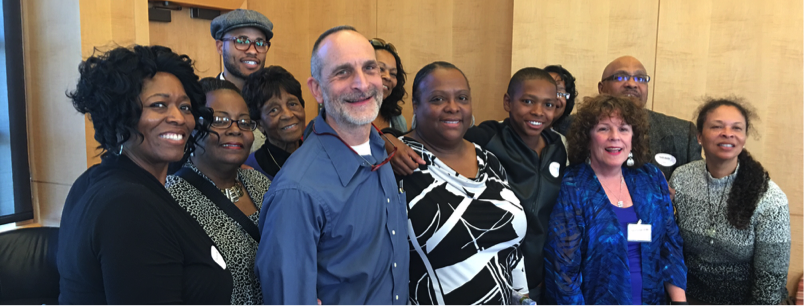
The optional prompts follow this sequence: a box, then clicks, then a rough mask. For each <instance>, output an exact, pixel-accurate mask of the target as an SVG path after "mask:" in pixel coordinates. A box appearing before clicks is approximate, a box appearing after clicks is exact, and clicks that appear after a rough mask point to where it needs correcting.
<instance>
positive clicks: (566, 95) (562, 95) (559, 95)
mask: <svg viewBox="0 0 804 306" xmlns="http://www.w3.org/2000/svg"><path fill="white" fill-rule="evenodd" d="M571 96H572V94H571V93H568V92H557V93H556V97H557V98H559V99H561V98H564V99H567V100H569V98H570V97H571Z"/></svg>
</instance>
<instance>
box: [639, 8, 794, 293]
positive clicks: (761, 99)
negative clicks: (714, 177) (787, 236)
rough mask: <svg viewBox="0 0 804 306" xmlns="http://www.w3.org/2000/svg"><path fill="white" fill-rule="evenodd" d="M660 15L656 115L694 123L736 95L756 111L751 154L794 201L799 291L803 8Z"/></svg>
mask: <svg viewBox="0 0 804 306" xmlns="http://www.w3.org/2000/svg"><path fill="white" fill-rule="evenodd" d="M690 7H695V8H696V9H694V10H690V9H689V8H690ZM659 13H660V14H659V28H658V41H657V54H656V58H657V60H656V72H655V75H656V77H655V79H656V81H657V83H656V84H655V94H654V109H655V110H656V111H659V112H663V113H666V114H669V115H673V116H677V117H679V118H683V119H687V120H691V119H692V116H693V113H694V110H695V108H696V107H697V106H698V105H700V103H701V102H702V101H703V100H702V97H703V96H704V95H709V96H714V97H723V96H730V95H736V96H740V97H743V98H744V99H745V100H746V101H747V102H749V103H751V104H753V105H754V106H755V107H756V109H757V113H758V115H759V117H760V119H761V121H760V122H756V123H755V126H756V127H757V131H758V132H759V133H758V134H759V136H760V137H759V138H758V139H757V138H752V137H749V139H748V142H747V144H746V148H747V149H748V150H750V151H751V153H752V154H753V155H754V156H755V157H756V158H757V159H758V160H760V161H761V162H762V164H763V165H764V166H765V168H767V169H768V171H769V172H770V175H771V178H772V179H773V180H774V181H775V182H776V183H777V184H778V185H779V186H780V187H781V188H782V190H783V191H784V192H785V193H786V194H787V198H788V200H789V202H790V213H791V216H792V217H793V218H792V219H791V223H792V221H797V222H798V224H795V223H794V224H792V225H793V229H794V230H793V239H794V240H793V251H792V254H793V257H792V258H791V265H790V272H791V274H790V276H791V278H790V279H789V282H788V289H793V287H794V286H796V285H797V282H798V279H799V278H800V277H801V274H802V248H801V246H802V243H801V242H802V236H801V215H802V203H803V199H802V187H803V186H804V181H802V169H804V165H803V164H802V155H801V152H802V138H804V134H803V133H802V100H804V94H803V93H802V84H801V80H802V75H804V71H803V69H802V65H804V62H803V61H802V59H803V57H804V53H803V52H804V48H802V44H804V41H803V40H802V36H804V33H803V32H802V31H803V30H802V19H804V15H802V3H801V1H788V0H768V1H763V2H757V1H750V0H742V1H729V0H708V1H693V0H684V1H662V2H661V7H660V9H659Z"/></svg>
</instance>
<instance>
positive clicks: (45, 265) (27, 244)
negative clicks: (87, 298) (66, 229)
mask: <svg viewBox="0 0 804 306" xmlns="http://www.w3.org/2000/svg"><path fill="white" fill-rule="evenodd" d="M58 241H59V229H58V228H57V227H32V228H22V229H17V230H13V231H10V232H5V233H0V304H38V305H41V304H54V305H55V304H58V302H59V270H58V269H57V268H56V252H57V251H58Z"/></svg>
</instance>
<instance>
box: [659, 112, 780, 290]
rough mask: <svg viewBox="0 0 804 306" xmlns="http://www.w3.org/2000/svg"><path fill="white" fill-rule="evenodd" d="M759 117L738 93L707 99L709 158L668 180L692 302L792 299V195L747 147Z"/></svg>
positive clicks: (704, 118) (702, 121)
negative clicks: (789, 281) (789, 276)
mask: <svg viewBox="0 0 804 306" xmlns="http://www.w3.org/2000/svg"><path fill="white" fill-rule="evenodd" d="M757 119H758V118H757V116H756V113H754V111H753V110H752V109H751V108H750V107H749V106H748V105H747V104H743V103H741V102H740V101H739V100H734V99H717V100H716V99H710V100H708V101H707V102H706V103H705V104H703V105H702V106H701V107H700V108H699V109H698V118H697V123H696V124H697V127H698V142H700V143H701V145H702V146H703V149H704V155H705V156H706V159H705V160H698V161H694V162H691V163H689V164H686V165H684V166H681V167H679V168H678V169H676V171H675V172H673V176H672V178H671V179H670V186H672V187H673V188H675V189H676V196H675V204H676V211H677V213H678V226H679V229H680V231H681V236H682V237H683V238H684V258H685V259H686V262H687V266H688V267H689V291H688V298H689V299H690V301H691V302H692V303H700V302H703V303H711V304H765V305H778V304H779V303H780V302H781V301H783V300H784V299H786V298H787V289H786V288H785V285H786V283H787V269H788V265H789V263H790V214H789V212H788V203H787V197H786V196H785V194H784V192H782V190H781V189H779V186H778V185H776V183H774V182H773V181H772V180H771V179H770V177H769V176H768V172H767V171H766V170H765V168H763V167H762V165H761V164H760V163H759V162H758V161H757V160H755V159H754V158H753V157H752V156H751V154H749V153H748V151H747V150H745V148H744V146H745V140H746V138H747V136H748V134H749V132H754V131H752V125H751V122H752V121H754V120H757Z"/></svg>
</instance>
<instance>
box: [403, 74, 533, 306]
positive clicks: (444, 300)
mask: <svg viewBox="0 0 804 306" xmlns="http://www.w3.org/2000/svg"><path fill="white" fill-rule="evenodd" d="M413 107H414V114H415V115H414V116H415V117H414V124H415V127H414V129H413V131H411V132H410V133H408V134H407V135H405V136H403V137H401V140H402V141H403V142H404V143H405V144H406V145H408V146H409V147H410V148H412V149H413V150H414V151H415V152H417V153H419V154H420V156H421V157H422V159H424V161H425V162H426V164H425V165H421V166H420V167H419V168H418V169H416V170H415V171H414V172H413V174H411V175H409V176H406V177H404V178H402V181H401V182H400V186H401V187H402V188H404V190H405V192H406V194H407V200H408V218H409V228H408V236H409V240H410V242H411V256H410V283H409V286H410V296H409V301H410V303H411V304H517V302H518V301H517V300H516V297H515V293H514V292H517V294H526V293H527V280H526V278H525V270H524V262H523V259H522V255H521V252H520V249H519V246H520V243H521V242H522V239H523V238H524V236H525V231H526V227H527V221H526V220H525V212H524V211H523V210H522V206H521V205H520V203H519V200H518V199H517V197H516V195H515V194H514V193H513V191H511V189H510V188H509V186H508V183H507V178H506V174H505V170H504V169H503V168H502V166H501V165H500V162H499V161H498V160H497V158H496V157H495V156H494V155H493V154H492V153H490V152H488V151H486V150H484V149H482V148H480V147H479V146H478V145H476V144H473V143H471V142H469V141H466V140H464V139H463V136H464V134H465V133H466V130H468V129H469V127H471V126H472V104H471V93H470V89H469V82H468V80H467V79H466V77H465V76H464V75H463V72H461V71H460V70H459V69H458V68H457V67H455V66H454V65H452V64H449V63H445V62H434V63H432V64H429V65H427V66H425V67H424V68H422V69H421V70H420V71H419V73H418V74H417V75H416V77H415V79H414V82H413Z"/></svg>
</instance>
